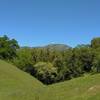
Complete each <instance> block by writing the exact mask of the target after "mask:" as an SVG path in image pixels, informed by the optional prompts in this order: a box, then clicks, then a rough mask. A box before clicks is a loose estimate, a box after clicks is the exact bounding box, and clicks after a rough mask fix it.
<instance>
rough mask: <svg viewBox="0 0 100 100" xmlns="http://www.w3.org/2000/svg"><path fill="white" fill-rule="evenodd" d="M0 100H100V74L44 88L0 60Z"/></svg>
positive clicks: (33, 79) (36, 81)
mask: <svg viewBox="0 0 100 100" xmlns="http://www.w3.org/2000/svg"><path fill="white" fill-rule="evenodd" d="M0 100H100V74H95V75H85V76H84V77H80V78H76V79H72V80H70V81H66V82H61V83H56V84H54V85H49V86H44V85H43V84H42V83H41V82H39V81H38V80H36V79H35V78H33V77H31V76H30V75H29V74H27V73H25V72H22V71H20V70H19V69H17V68H16V67H14V66H12V65H10V64H8V63H6V62H4V61H1V60H0Z"/></svg>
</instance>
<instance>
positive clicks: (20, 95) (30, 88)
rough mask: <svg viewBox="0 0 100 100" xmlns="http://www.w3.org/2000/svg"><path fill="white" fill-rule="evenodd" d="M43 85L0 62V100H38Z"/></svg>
mask: <svg viewBox="0 0 100 100" xmlns="http://www.w3.org/2000/svg"><path fill="white" fill-rule="evenodd" d="M43 87H44V86H43V84H42V83H40V82H39V81H38V80H36V79H35V78H33V77H31V76H30V75H28V74H27V73H25V72H22V71H20V70H19V69H17V68H16V67H14V66H12V65H10V64H8V63H5V62H4V61H1V60H0V100H37V99H38V94H39V93H42V88H43Z"/></svg>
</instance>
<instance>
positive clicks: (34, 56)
mask: <svg viewBox="0 0 100 100" xmlns="http://www.w3.org/2000/svg"><path fill="white" fill-rule="evenodd" d="M0 59H3V60H6V61H8V62H9V63H12V64H13V65H16V66H17V67H18V68H19V69H21V70H23V71H25V72H28V73H29V74H31V75H32V76H34V77H36V78H37V79H38V80H40V81H41V82H43V83H44V84H47V85H48V84H53V83H57V82H61V81H65V80H70V79H72V78H76V77H79V76H83V75H84V74H85V73H86V74H87V73H91V74H95V73H99V72H100V38H99V37H97V38H94V39H92V40H91V43H90V44H82V45H81V44H80V45H78V46H76V47H75V48H71V47H69V46H67V45H61V44H51V45H48V46H46V47H41V48H35V47H34V48H30V47H24V48H22V47H20V46H19V45H18V42H17V41H16V40H15V39H9V38H8V37H7V36H3V37H0Z"/></svg>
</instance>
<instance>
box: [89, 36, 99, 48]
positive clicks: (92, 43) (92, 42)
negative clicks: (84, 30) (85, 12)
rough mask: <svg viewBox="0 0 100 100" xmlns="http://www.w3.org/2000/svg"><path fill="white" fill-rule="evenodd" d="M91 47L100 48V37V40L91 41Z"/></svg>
mask: <svg viewBox="0 0 100 100" xmlns="http://www.w3.org/2000/svg"><path fill="white" fill-rule="evenodd" d="M91 47H92V48H95V49H96V48H98V47H100V37H98V38H94V39H93V40H92V41H91Z"/></svg>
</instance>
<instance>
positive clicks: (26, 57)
mask: <svg viewBox="0 0 100 100" xmlns="http://www.w3.org/2000/svg"><path fill="white" fill-rule="evenodd" d="M31 53H32V51H31V49H30V48H21V49H19V50H18V51H17V57H16V58H14V59H13V63H14V64H15V65H16V66H17V67H18V68H19V69H21V70H23V71H25V72H28V73H30V74H31V75H34V69H33V65H34V64H35V62H34V60H33V58H32V54H31Z"/></svg>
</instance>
